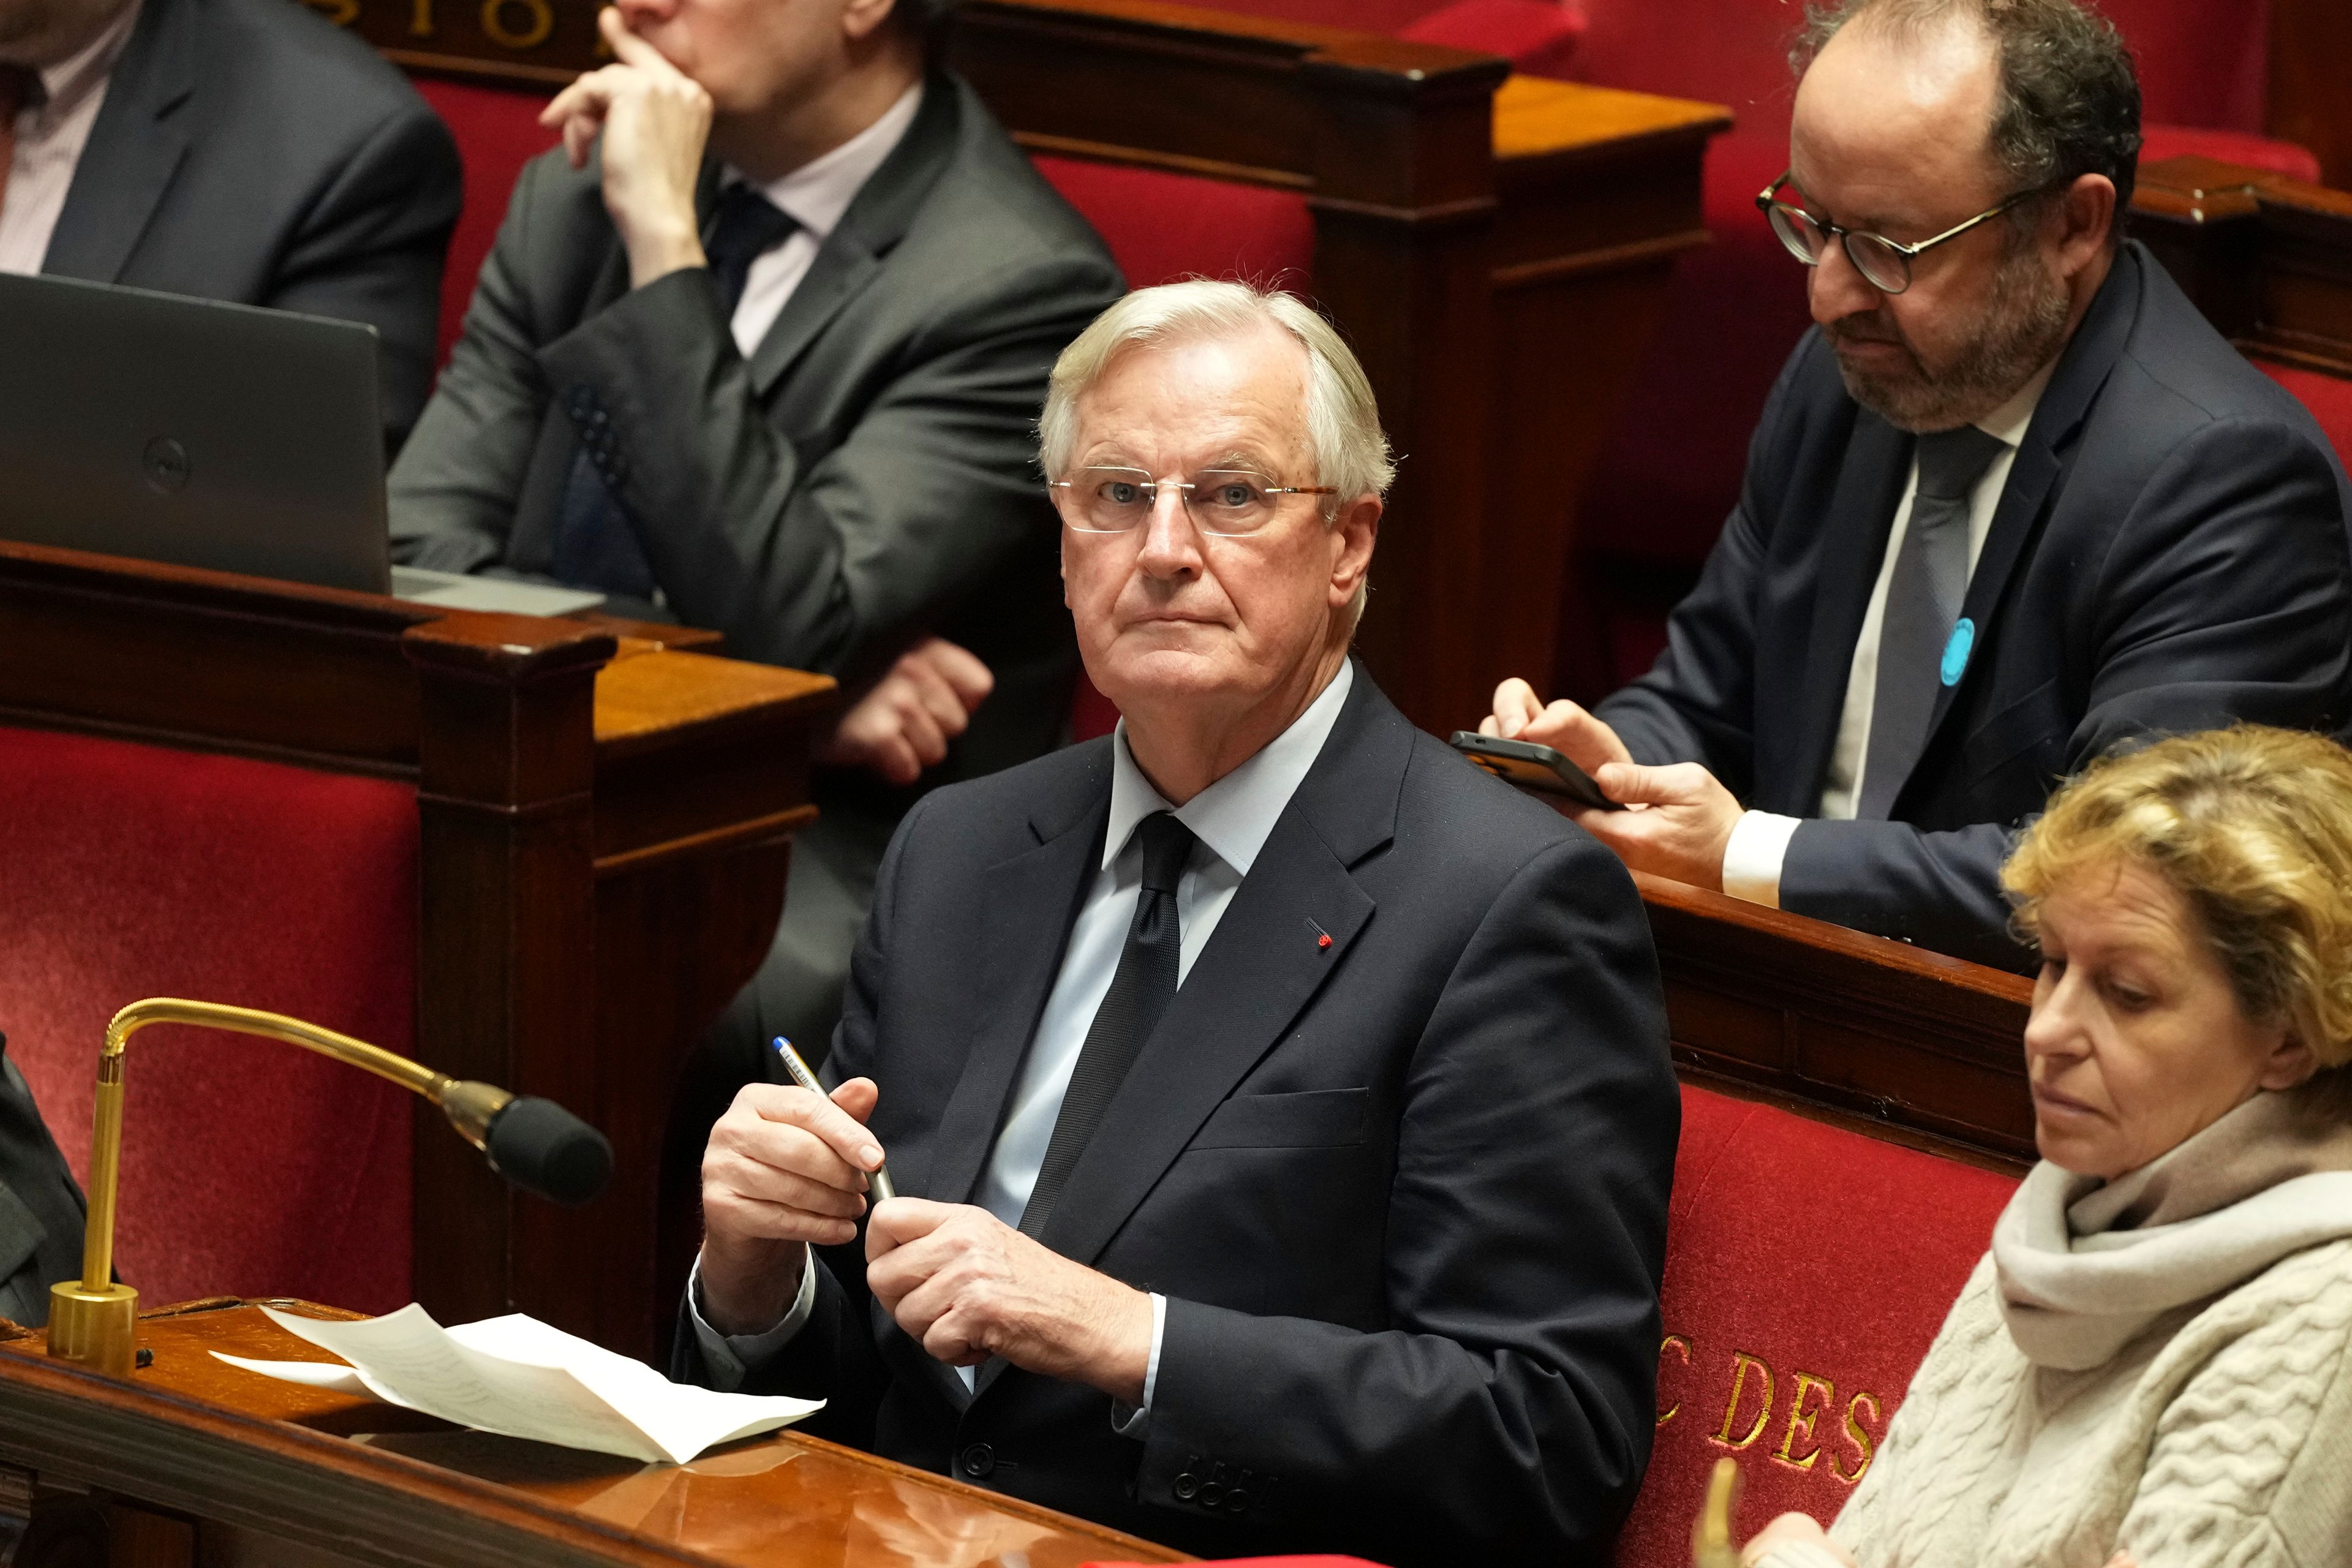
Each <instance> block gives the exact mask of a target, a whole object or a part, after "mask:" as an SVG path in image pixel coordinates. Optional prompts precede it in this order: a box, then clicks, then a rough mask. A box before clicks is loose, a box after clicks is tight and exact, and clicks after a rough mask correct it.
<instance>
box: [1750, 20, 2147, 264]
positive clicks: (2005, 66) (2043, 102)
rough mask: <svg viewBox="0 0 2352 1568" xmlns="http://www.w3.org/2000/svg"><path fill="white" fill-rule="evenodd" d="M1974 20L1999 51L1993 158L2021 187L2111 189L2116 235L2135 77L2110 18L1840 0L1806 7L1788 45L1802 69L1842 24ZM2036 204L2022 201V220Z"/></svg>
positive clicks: (2132, 130)
mask: <svg viewBox="0 0 2352 1568" xmlns="http://www.w3.org/2000/svg"><path fill="white" fill-rule="evenodd" d="M1956 16H1957V17H1969V18H1973V19H1974V20H1975V21H1977V22H1978V23H1979V25H1980V26H1983V28H1984V30H1985V31H1986V33H1987V34H1989V35H1990V37H1991V38H1992V40H1993V45H1994V47H1996V48H1997V49H1998V50H1999V51H2000V96H1999V97H1998V98H1997V99H1996V100H1995V101H1994V104H1993V111H1992V128H1991V147H1992V155H1993V157H1994V158H1995V159H1996V160H1997V161H1998V162H1999V163H2000V166H2001V168H2002V170H2003V171H2004V172H2005V173H2006V174H2009V176H2010V177H2011V180H2012V181H2013V182H2014V183H2015V188H2016V189H2018V190H2021V191H2026V190H2030V191H2054V190H2057V189H2060V188H2063V187H2064V186H2066V185H2069V184H2073V183H2074V180H2076V179H2077V178H2079V177H2080V176H2082V175H2084V174H2105V176H2106V177H2107V178H2108V180H2109V181H2111V182H2112V183H2113V184H2114V185H2115V187H2116V220H2117V221H2116V232H2117V233H2120V232H2121V230H2122V226H2123V225H2122V218H2123V215H2124V214H2125V213H2126V212H2128V211H2129V210H2130V208H2131V198H2132V185H2133V183H2134V180H2135V177H2136V176H2137V172H2138V168H2139V146H2140V134H2139V75H2138V73H2137V71H2136V70H2135V69H2134V68H2133V67H2132V58H2131V51H2130V50H2129V49H2127V48H2126V47H2124V41H2123V39H2122V37H2120V36H2118V35H2117V34H2116V29H2115V25H2114V24H2113V23H2111V22H2109V21H2108V20H2107V19H2106V18H2105V16H2100V15H2099V14H2098V13H2097V12H2096V11H2094V10H2092V9H2090V8H2089V7H2088V6H2085V5H2075V4H2074V3H2073V0H1837V3H1835V4H1827V5H1812V6H1811V7H1809V8H1808V9H1807V12H1806V16H1805V26H1804V29H1803V31H1802V32H1801V33H1800V34H1799V35H1798V37H1797V42H1796V44H1795V47H1792V48H1791V49H1790V53H1789V63H1790V65H1791V66H1793V67H1794V68H1796V69H1797V71H1798V73H1799V74H1802V73H1803V72H1804V70H1805V68H1807V67H1808V66H1810V65H1811V64H1812V62H1813V58H1814V57H1815V56H1816V55H1818V54H1820V53H1821V51H1822V46H1823V45H1825V44H1827V43H1828V42H1829V41H1830V39H1831V38H1832V37H1835V36H1836V35H1837V33H1838V32H1839V30H1840V29H1842V28H1843V27H1844V26H1846V25H1847V24H1848V23H1850V22H1853V21H1857V20H1864V19H1866V20H1867V22H1868V25H1870V26H1874V27H1885V28H1889V29H1893V30H1896V31H1898V32H1906V33H1916V32H1920V31H1924V30H1926V29H1927V28H1928V27H1930V26H1937V25H1938V24H1940V23H1943V22H1944V21H1946V20H1948V19H1949V18H1952V17H1956ZM2037 206H2038V204H2036V203H2032V202H2027V203H2022V204H2021V205H2019V206H2018V207H2017V208H2015V209H2014V211H2015V212H2016V213H2017V214H2018V216H2019V221H2020V222H2021V223H2031V222H2032V221H2033V218H2034V216H2036V214H2035V209H2036V208H2037Z"/></svg>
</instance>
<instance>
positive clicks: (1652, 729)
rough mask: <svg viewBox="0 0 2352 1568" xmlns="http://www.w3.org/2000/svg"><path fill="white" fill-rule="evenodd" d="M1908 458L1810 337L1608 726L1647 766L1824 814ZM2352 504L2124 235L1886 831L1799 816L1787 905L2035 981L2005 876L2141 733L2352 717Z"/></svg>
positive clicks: (2037, 423) (1996, 523) (2038, 428)
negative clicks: (1674, 766) (2116, 752)
mask: <svg viewBox="0 0 2352 1568" xmlns="http://www.w3.org/2000/svg"><path fill="white" fill-rule="evenodd" d="M1912 446H1913V440H1912V437H1909V436H1907V435H1905V434H1904V433H1903V432H1901V431H1899V430H1896V429H1895V427H1894V426H1890V425H1888V424H1887V423H1886V422H1885V420H1883V419H1881V418H1879V417H1878V416H1875V415H1874V414H1871V413H1869V412H1868V411H1866V410H1864V409H1863V408H1862V407H1860V406H1859V405H1857V404H1855V402H1854V401H1853V398H1852V397H1850V396H1848V395H1847V394H1846V391H1845V387H1844V384H1843V382H1842V381H1841V379H1840V377H1839V374H1838V368H1837V361H1836V356H1835V354H1834V353H1833V351H1832V349H1831V347H1830V345H1829V344H1828V343H1827V342H1825V341H1824V340H1823V339H1822V335H1821V333H1820V331H1818V330H1816V331H1813V332H1811V333H1809V334H1808V335H1807V336H1806V338H1805V340H1804V341H1803V342H1801V343H1800V344H1799V345H1798V348H1797V352H1796V353H1794V354H1793V355H1791V356H1790V360H1789V363H1788V366H1787V368H1786V369H1784V370H1783V371H1782V372H1781V373H1780V382H1779V384H1777V385H1776V386H1775V387H1774V388H1773V391H1772V396H1771V400H1770V402H1769V404H1768V405H1766V407H1765V411H1764V417H1763V420H1762V422H1761V424H1759V426H1758V427H1757V431H1756V435H1755V437H1754V440H1753V442H1752V443H1751V445H1750V447H1749V449H1748V475H1747V479H1746V483H1745V486H1744V488H1743V489H1742V492H1741V495H1740V500H1739V505H1738V507H1737V508H1736V509H1735V510H1733V511H1732V514H1731V517H1730V520H1729V521H1727V523H1726V524H1725V525H1724V531H1723V537H1722V538H1721V540H1720V541H1719V542H1717V545H1716V548H1715V552H1714V553H1713V554H1712V555H1710V556H1709V557H1708V560H1707V563H1706V571H1705V572H1704V573H1703V574H1702V575H1701V577H1700V579H1699V584H1698V586H1697V588H1696V590H1694V591H1693V592H1692V594H1691V595H1690V596H1689V597H1688V598H1686V599H1685V600H1684V601H1683V603H1682V604H1681V605H1679V606H1677V607H1676V609H1675V614H1674V616H1673V619H1672V622H1671V623H1670V626H1669V633H1668V643H1667V647H1666V651H1665V652H1664V654H1662V655H1661V656H1660V657H1659V658H1658V662H1657V663H1656V665H1655V666H1654V667H1653V668H1651V670H1650V671H1649V673H1648V674H1646V675H1644V676H1643V677H1642V678H1641V679H1638V680H1636V681H1634V682H1633V684H1632V685H1631V686H1628V687H1627V688H1626V689H1623V690H1622V691H1620V692H1618V693H1616V694H1615V695H1614V696H1612V697H1611V698H1609V699H1608V700H1606V701H1604V702H1602V703H1601V704H1600V705H1599V707H1597V708H1596V709H1595V710H1594V711H1595V713H1596V714H1598V716H1599V717H1600V718H1601V719H1602V720H1604V721H1607V722H1608V723H1609V724H1610V725H1611V726H1612V727H1613V728H1614V729H1615V730H1616V731H1617V733H1618V734H1619V735H1620V736H1621V737H1622V739H1623V741H1624V742H1625V745H1626V747H1627V749H1628V750H1630V751H1631V752H1633V756H1634V759H1635V760H1636V761H1639V762H1643V763H1677V762H1696V763H1704V764H1705V765H1706V767H1707V768H1708V770H1709V771H1711V772H1712V773H1714V774H1715V775H1716V777H1717V778H1718V779H1719V780H1721V781H1722V782H1723V784H1724V785H1725V786H1726V787H1727V788H1728V789H1729V790H1730V791H1731V792H1732V793H1733V794H1734V795H1738V797H1739V799H1740V801H1741V802H1742V804H1744V805H1748V806H1749V807H1751V808H1755V809H1759V810H1764V811H1772V812H1778V813H1780V814H1782V815H1784V816H1798V817H1806V818H1811V817H1813V816H1815V815H1816V813H1817V812H1818V811H1819V809H1820V805H1821V795H1822V784H1823V780H1824V778H1825V776H1826V774H1827V772H1828V769H1829V765H1830V756H1831V750H1832V745H1833V743H1834V742H1835V740H1836V737H1837V731H1838V721H1839V716H1840V712H1841V710H1842V708H1843V703H1844V701H1845V694H1846V678H1847V673H1848V668H1849V665H1850V663H1851V660H1852V658H1853V648H1854V642H1855V639H1856V637H1858V636H1859V634H1860V631H1861V627H1862V620H1863V613H1864V609H1865V608H1866V606H1867V605H1868V603H1869V599H1870V594H1871V589H1872V586H1873V584H1874V582H1875V580H1876V577H1877V574H1878V570H1879V566H1880V563H1881V562H1882V561H1884V559H1885V552H1886V539H1887V534H1888V532H1889V531H1890V529H1891V528H1892V527H1893V524H1894V518H1895V505H1896V502H1897V501H1898V500H1900V499H1901V496H1902V490H1903V486H1904V482H1905V479H1906V477H1907V475H1908V474H1909V472H1910V466H1911V453H1912ZM2347 515H2352V492H2347V486H2346V482H2345V476H2344V473H2343V470H2342V469H2341V468H2339V467H2338V466H2337V464H2336V458H2335V457H2334V455H2333V454H2332V453H2331V451H2330V450H2329V447H2328V445H2327V441H2326V437H2324V436H2323V435H2322V434H2321V433H2320V430H2319V428H2318V426H2316V425H2315V424H2314V423H2313V421H2312V419H2311V416H2309V415H2308V414H2307V413H2305V411H2304V409H2303V407H2302V405H2300V404H2298V403H2296V402H2295V401H2294V399H2293V398H2292V397H2290V396H2288V395H2287V394H2286V393H2284V391H2282V390H2280V388H2279V387H2278V386H2277V385H2275V384H2273V383H2272V382H2271V380H2270V379H2269V378H2268V377H2266V376H2264V375H2263V374H2261V373H2260V372H2259V371H2257V370H2255V369H2254V368H2253V367H2252V365H2250V364H2248V363H2246V361H2245V360H2244V358H2243V357H2242V356H2241V355H2240V354H2239V353H2237V351H2236V350H2234V349H2232V348H2231V346H2230V344H2229V343H2228V342H2225V341H2224V340H2223V339H2222V338H2221V335H2220V334H2219V333H2217V332H2215V331H2214V330H2213V329H2212V328H2211V327H2210V325H2208V324H2207V322H2206V321H2205V319H2204V318H2203V317H2202V316H2201V315H2200V314H2199V313H2198V311H2197V309H2196V307H2195V306H2193V305H2191V304H2190V303H2189V300H2188V298H2187V297H2186V296H2185V295H2183V294H2182V293H2181V291H2180V290H2179V288H2178V287H2177V286H2176V285H2175V284H2174V283H2173V281H2172V279H2171V278H2170V277H2169V276H2168V274H2167V273H2166V272H2165V270H2164V269H2163V268H2162V267H2161V266H2159V265H2158V263H2157V262H2156V260H2155V259H2154V258H2152V257H2151V256H2150V255H2149V254H2148V253H2147V250H2146V249H2145V248H2144V247H2141V246H2139V245H2138V244H2137V243H2128V244H2126V245H2125V246H2124V247H2123V248H2122V250H2121V253H2120V254H2119V255H2118V256H2117V258H2116V264H2115V268H2114V270H2113V271H2112V272H2111V273H2110V275H2109V276H2108V279H2107V280H2106V282H2105V285H2104V287H2103V288H2102V289H2100V291H2099V294H2098V296H2097V298H2096V299H2095V300H2094V301H2093V302H2092V305H2091V308H2090V310H2089V311H2088V312H2087V313H2086V314H2085V316H2084V320H2083V323H2082V325H2081V327H2080V329H2079V330H2078V331H2076V333H2075V335H2074V340H2073V341H2072V342H2071V343H2069V345H2068V346H2067V348H2066V350H2065V352H2064V353H2063V355H2062V356H2061V358H2060V360H2059V363H2058V365H2057V368H2056V370H2055V372H2054V373H2053V375H2052V377H2051V380H2050V383H2049V385H2048V386H2047V387H2046V388H2045V389H2044V391H2043V393H2042V401H2041V403H2040V404H2039V405H2037V406H2036V408H2035V410H2034V414H2033V421H2032V426H2031V427H2030V428H2029V429H2028V430H2027V431H2026V434H2025V438H2024V440H2023V442H2022V444H2021V446H2020V447H2019V449H2018V454H2017V458H2016V461H2015V463H2014V465H2013V466H2012V467H2011V470H2010V475H2009V480H2008V483H2007V485H2006V486H2005V487H2004V489H2002V492H2001V497H2000V505H1999V507H1998V509H1997V510H1996V511H1995V512H1994V515H1993V521H1992V527H1991V531H1990V534H1989V535H1988V536H1987V537H1986V540H1985V542H1984V547H1983V551H1982V553H1981V554H1980V555H1979V558H1978V561H1977V565H1976V570H1975V572H1974V574H1973V575H1972V576H1971V577H1970V579H1969V589H1968V596H1967V599H1966V601H1965V603H1964V604H1963V605H1962V607H1961V611H1960V614H1961V615H1962V616H1964V617H1966V618H1968V619H1969V620H1970V621H1972V622H1973V623H1974V626H1975V632H1976V637H1975V644H1974V647H1973V651H1972V652H1971V653H1970V654H1969V658H1968V661H1967V665H1966V668H1965V669H1964V670H1963V671H1961V672H1960V674H1959V678H1958V681H1957V682H1956V683H1954V684H1951V685H1948V686H1946V687H1944V688H1943V689H1941V690H1940V691H1939V692H1938V693H1937V700H1936V705H1935V709H1934V712H1933V714H1932V716H1931V718H1930V720H1929V724H1930V729H1929V732H1928V739H1927V745H1926V747H1925V749H1924V750H1923V752H1921V754H1920V756H1919V759H1918V762H1917V763H1916V766H1915V767H1914V768H1913V769H1912V771H1911V773H1910V775H1909V776H1908V777H1907V778H1906V780H1905V782H1904V784H1903V787H1902V789H1901V791H1900V792H1899V793H1898V794H1897V795H1895V799H1894V804H1893V806H1892V808H1891V811H1890V813H1889V816H1890V818H1891V820H1887V821H1883V822H1832V821H1812V820H1809V821H1807V822H1806V823H1805V824H1804V825H1803V826H1801V827H1799V828H1798V829H1797V831H1796V835H1795V837H1793V838H1791V839H1790V844H1789V849H1788V855H1787V858H1785V859H1784V860H1783V862H1782V865H1781V873H1780V907H1781V908H1783V909H1786V910H1795V911H1796V912H1798V913H1800V914H1807V915H1814V916H1818V917H1819V918H1821V919H1822V920H1827V921H1836V922H1837V923H1839V924H1841V925H1846V926H1853V927H1855V928H1857V929H1860V930H1863V931H1876V932H1880V933H1882V934H1884V935H1888V936H1898V937H1904V938H1907V939H1909V940H1911V941H1914V942H1918V943H1919V944H1920V945H1922V946H1925V947H1931V948H1934V949H1936V950H1937V951H1939V952H1949V953H1956V954H1958V955H1960V956H1963V957H1969V958H1974V959H1978V960H1979V961H1981V962H1984V963H1998V964H2003V965H2007V966H2010V967H2019V966H2021V965H2022V964H2024V963H2026V962H2027V959H2026V955H2025V952H2024V950H2023V949H2021V947H2019V946H2018V945H2017V943H2016V942H2014V941H2013V940H2012V939H2011V936H2010V935H2009V933H2008V930H2007V923H2006V922H2007V920H2008V913H2009V906H2008V904H2007V902H2006V900H2004V899H2003V898H2002V896H2001V892H2000V863H2001V861H2002V859H2003V858H2005V856H2006V855H2007V853H2008V849H2009V846H2010V842H2011V836H2012V834H2013V833H2014V832H2015V830H2016V828H2017V826H2019V825H2020V824H2021V822H2022V821H2023V820H2024V819H2025V818H2027V817H2029V816H2032V814H2034V813H2035V812H2038V811H2039V810H2040V809H2041V807H2042V803H2043V802H2044V801H2045V800H2046V799H2047V798H2048V796H2049V794H2050V791H2051V789H2052V787H2053V784H2055V783H2056V782H2057V781H2058V780H2059V779H2060V778H2062V777H2063V776H2064V775H2066V774H2068V773H2073V772H2074V771H2076V770H2078V769H2080V768H2081V767H2083V766H2084V764H2085V763H2089V762H2090V761H2091V760H2093V759H2094V758H2095V757H2097V756H2099V755H2100V754H2101V753H2102V752H2105V751H2107V750H2108V749H2109V748H2111V747H2113V746H2115V745H2116V743H2117V742H2124V741H2126V740H2129V739H2132V738H2135V737H2144V736H2147V735H2150V734H2155V733H2169V732H2177V731H2194V730H2204V729H2210V728H2213V727H2216V726H2219V725H2223V724H2227V723H2230V722H2231V721H2236V720H2250V721H2259V722H2262V723H2269V724H2282V725H2288V726H2293V727H2295V728H2302V729H2315V730H2335V729H2336V728H2338V727H2339V726H2342V725H2343V724H2344V723H2345V722H2346V721H2347V719H2352V650H2348V649H2347V644H2352V559H2348V558H2347V557H2352V549H2348V548H2347Z"/></svg>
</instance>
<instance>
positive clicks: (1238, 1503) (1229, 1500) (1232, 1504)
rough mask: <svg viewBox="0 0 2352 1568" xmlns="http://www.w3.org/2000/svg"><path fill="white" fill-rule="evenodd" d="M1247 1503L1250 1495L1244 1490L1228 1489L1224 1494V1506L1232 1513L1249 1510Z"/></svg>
mask: <svg viewBox="0 0 2352 1568" xmlns="http://www.w3.org/2000/svg"><path fill="white" fill-rule="evenodd" d="M1249 1504H1250V1496H1249V1493H1247V1492H1245V1491H1241V1490H1238V1489H1237V1490H1234V1491H1229V1492H1227V1493H1226V1494H1225V1507H1226V1508H1227V1509H1228V1510H1232V1511H1233V1512H1234V1513H1247V1512H1248V1511H1249Z"/></svg>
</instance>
